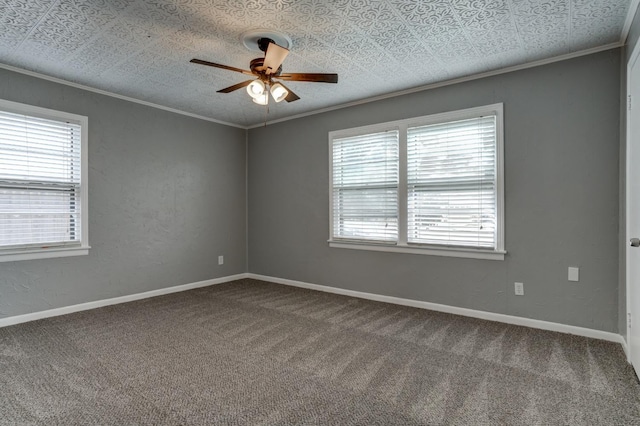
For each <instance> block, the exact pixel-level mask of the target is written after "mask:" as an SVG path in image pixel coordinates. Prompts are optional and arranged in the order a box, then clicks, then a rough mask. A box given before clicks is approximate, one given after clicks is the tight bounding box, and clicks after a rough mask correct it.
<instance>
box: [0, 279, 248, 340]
mask: <svg viewBox="0 0 640 426" xmlns="http://www.w3.org/2000/svg"><path fill="white" fill-rule="evenodd" d="M244 278H248V274H244V273H243V274H237V275H229V276H227V277H221V278H214V279H211V280H205V281H198V282H195V283H190V284H183V285H177V286H174V287H167V288H160V289H158V290H151V291H145V292H144V293H136V294H128V295H126V296H120V297H113V298H111V299H103V300H96V301H93V302H87V303H80V304H78V305H71V306H63V307H62V308H55V309H49V310H46V311H39V312H32V313H29V314H24V315H16V316H12V317H7V318H0V327H7V326H10V325H15V324H21V323H23V322H29V321H35V320H39V319H43V318H50V317H57V316H59V315H66V314H71V313H73V312H80V311H87V310H89V309H96V308H101V307H103V306H109V305H117V304H118V303H125V302H133V301H134V300H140V299H148V298H149V297H156V296H162V295H165V294H170V293H177V292H179V291H186V290H191V289H194V288H199V287H207V286H210V285H215V284H222V283H226V282H229V281H235V280H241V279H244Z"/></svg>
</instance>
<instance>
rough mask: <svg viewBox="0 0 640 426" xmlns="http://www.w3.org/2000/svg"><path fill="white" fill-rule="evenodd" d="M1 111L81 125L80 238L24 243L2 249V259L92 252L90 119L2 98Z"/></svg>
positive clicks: (1, 260) (12, 259)
mask: <svg viewBox="0 0 640 426" xmlns="http://www.w3.org/2000/svg"><path fill="white" fill-rule="evenodd" d="M0 110H2V111H6V112H11V113H14V114H22V115H27V116H31V117H38V118H44V119H48V120H55V121H65V122H70V123H74V124H78V125H80V128H81V130H80V241H78V242H77V243H75V242H60V244H55V245H49V246H47V247H37V243H36V244H23V245H21V246H12V247H10V248H0V262H12V261H18V260H31V259H48V258H56V257H67V256H83V255H87V254H89V249H90V248H91V247H90V246H89V197H88V195H89V191H88V174H89V167H88V158H89V156H88V132H89V119H88V117H86V116H83V115H78V114H72V113H69V112H64V111H57V110H53V109H48V108H42V107H38V106H34V105H28V104H22V103H18V102H12V101H8V100H4V99H0Z"/></svg>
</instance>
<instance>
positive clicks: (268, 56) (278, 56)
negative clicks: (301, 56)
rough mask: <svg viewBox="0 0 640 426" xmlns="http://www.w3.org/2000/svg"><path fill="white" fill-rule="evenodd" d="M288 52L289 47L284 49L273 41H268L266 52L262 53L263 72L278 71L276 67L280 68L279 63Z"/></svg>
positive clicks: (272, 72) (271, 72) (280, 63)
mask: <svg viewBox="0 0 640 426" xmlns="http://www.w3.org/2000/svg"><path fill="white" fill-rule="evenodd" d="M288 54H289V49H285V48H284V47H282V46H278V45H277V44H275V43H269V47H267V53H265V55H264V69H265V73H266V74H267V75H269V74H275V73H276V72H278V68H280V65H282V63H283V62H284V59H285V58H286V57H287V55H288Z"/></svg>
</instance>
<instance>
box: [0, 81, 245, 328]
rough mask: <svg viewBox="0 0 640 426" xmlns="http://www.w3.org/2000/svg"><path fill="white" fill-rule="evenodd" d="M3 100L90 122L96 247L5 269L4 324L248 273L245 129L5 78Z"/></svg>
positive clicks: (0, 308) (0, 292) (1, 292)
mask: <svg viewBox="0 0 640 426" xmlns="http://www.w3.org/2000/svg"><path fill="white" fill-rule="evenodd" d="M0 98H2V99H7V100H10V101H15V102H23V103H27V104H32V105H37V106H42V107H46V108H53V109H57V110H62V111H68V112H72V113H76V114H82V115H86V116H88V117H89V243H90V245H91V246H92V249H91V250H90V253H89V255H88V256H79V257H69V258H58V259H46V260H28V261H19V262H7V263H0V318H2V317H7V316H13V315H19V314H24V313H29V312H35V311H41V310H45V309H51V308H57V307H61V306H68V305H73V304H77V303H82V302H88V301H93V300H99V299H105V298H111V297H116V296H122V295H127V294H133V293H139V292H143V291H148V290H154V289H159V288H163V287H169V286H175V285H180V284H187V283H192V282H196V281H200V280H206V279H210V278H216V277H222V276H227V275H232V274H237V273H242V272H245V270H246V220H245V211H246V188H245V176H246V174H245V171H246V167H245V166H246V140H245V135H246V131H245V130H242V129H237V128H233V127H228V126H223V125H219V124H216V123H211V122H208V121H203V120H198V119H195V118H190V117H186V116H183V115H178V114H174V113H170V112H167V111H163V110H159V109H155V108H151V107H146V106H143V105H140V104H135V103H131V102H127V101H123V100H119V99H115V98H112V97H108V96H103V95H99V94H96V93H92V92H87V91H83V90H80V89H76V88H72V87H69V86H64V85H60V84H56V83H52V82H49V81H45V80H41V79H36V78H32V77H29V76H25V75H22V74H17V73H13V72H9V71H6V70H0ZM218 255H224V256H225V264H224V265H223V266H218V263H217V256H218Z"/></svg>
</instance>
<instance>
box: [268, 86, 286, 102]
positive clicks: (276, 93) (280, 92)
mask: <svg viewBox="0 0 640 426" xmlns="http://www.w3.org/2000/svg"><path fill="white" fill-rule="evenodd" d="M288 94H289V91H288V90H287V89H285V88H284V86H283V85H282V84H280V83H276V84H274V85H273V86H271V96H273V100H274V101H276V102H280V101H283V100H284V98H286V97H287V95H288Z"/></svg>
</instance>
